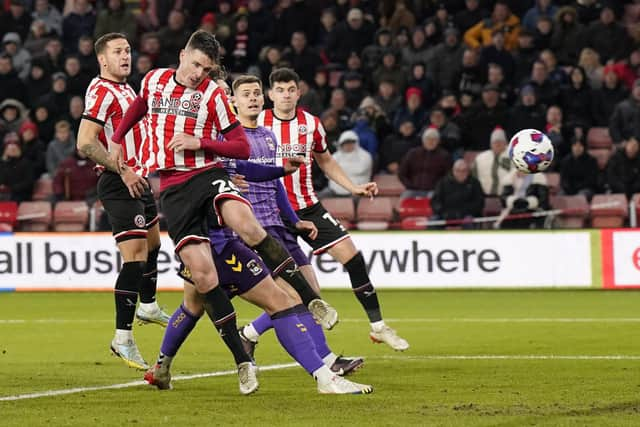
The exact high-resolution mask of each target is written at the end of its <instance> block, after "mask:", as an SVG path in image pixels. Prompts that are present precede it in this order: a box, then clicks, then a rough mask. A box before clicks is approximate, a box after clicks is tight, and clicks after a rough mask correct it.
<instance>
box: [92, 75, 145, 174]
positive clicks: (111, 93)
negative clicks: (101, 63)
mask: <svg viewBox="0 0 640 427" xmlns="http://www.w3.org/2000/svg"><path fill="white" fill-rule="evenodd" d="M135 98H136V92H135V91H134V90H133V89H132V88H131V86H129V85H128V84H127V83H119V82H114V81H111V80H107V79H104V78H102V77H95V78H94V79H93V80H91V83H90V84H89V87H87V93H86V95H85V98H84V103H85V109H84V113H83V114H82V117H83V118H84V119H87V120H91V121H92V122H95V123H97V124H99V125H101V126H102V131H101V132H100V134H99V135H98V139H99V140H100V142H102V144H103V145H104V147H105V148H106V149H107V150H109V149H110V146H109V143H108V142H109V141H110V140H111V137H112V135H113V133H114V132H115V130H116V129H117V128H118V125H119V124H120V121H121V120H122V117H123V116H124V113H125V112H126V111H127V108H129V105H130V104H131V102H132V101H133V100H134V99H135ZM145 123H146V121H144V120H143V121H142V122H140V123H136V125H135V126H134V127H133V128H132V129H131V131H129V132H128V133H127V134H126V135H125V138H124V143H123V144H122V155H123V157H124V161H125V163H126V164H127V166H129V167H131V168H132V169H133V170H134V171H136V173H139V174H141V175H143V176H146V175H147V173H146V171H145V170H143V169H142V168H141V164H140V162H139V161H138V157H139V154H140V151H139V150H140V147H141V146H142V143H143V141H144V140H145V137H146V126H145ZM96 168H97V169H102V170H104V167H103V166H100V165H98V166H97V167H96Z"/></svg>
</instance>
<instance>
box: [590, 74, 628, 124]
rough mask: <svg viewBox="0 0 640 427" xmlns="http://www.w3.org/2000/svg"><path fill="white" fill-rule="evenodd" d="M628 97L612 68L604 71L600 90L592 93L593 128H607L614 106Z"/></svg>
mask: <svg viewBox="0 0 640 427" xmlns="http://www.w3.org/2000/svg"><path fill="white" fill-rule="evenodd" d="M628 95H629V91H628V90H627V89H626V88H625V87H624V85H623V84H622V83H621V82H620V80H619V79H618V74H617V73H616V72H615V71H614V69H613V67H612V66H606V67H605V69H604V81H603V85H602V87H601V88H600V89H598V90H596V91H594V93H593V98H592V100H591V110H592V117H593V124H594V126H609V118H610V117H611V114H613V110H614V109H615V107H616V105H617V104H618V103H620V102H622V101H623V100H624V99H625V98H626V97H627V96H628Z"/></svg>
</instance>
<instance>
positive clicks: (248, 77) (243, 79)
mask: <svg viewBox="0 0 640 427" xmlns="http://www.w3.org/2000/svg"><path fill="white" fill-rule="evenodd" d="M247 83H258V85H260V89H262V80H260V79H259V78H258V77H256V76H254V75H252V74H243V75H242V76H240V77H238V78H237V79H235V80H234V81H233V84H232V85H231V87H232V89H233V92H234V93H235V92H236V89H238V86H240V85H243V84H247Z"/></svg>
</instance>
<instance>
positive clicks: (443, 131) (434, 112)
mask: <svg viewBox="0 0 640 427" xmlns="http://www.w3.org/2000/svg"><path fill="white" fill-rule="evenodd" d="M429 125H430V126H433V127H435V128H436V129H438V132H440V146H441V147H442V148H444V149H445V150H447V151H448V152H449V154H451V156H453V157H454V158H457V157H460V156H461V155H462V140H461V139H462V133H461V132H460V128H459V127H458V125H457V124H455V123H454V122H452V121H450V120H449V119H448V118H447V114H446V113H445V112H444V109H442V108H441V107H434V108H432V109H431V112H430V113H429Z"/></svg>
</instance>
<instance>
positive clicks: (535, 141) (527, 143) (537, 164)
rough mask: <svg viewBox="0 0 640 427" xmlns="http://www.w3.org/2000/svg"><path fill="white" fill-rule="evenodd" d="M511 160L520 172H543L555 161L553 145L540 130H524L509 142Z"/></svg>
mask: <svg viewBox="0 0 640 427" xmlns="http://www.w3.org/2000/svg"><path fill="white" fill-rule="evenodd" d="M509 158H510V159H511V161H512V162H513V164H514V165H516V169H518V170H519V171H520V172H524V173H536V172H543V171H544V170H546V169H547V168H548V167H549V165H551V162H552V161H553V144H552V143H551V140H550V139H549V137H548V136H547V135H545V134H544V133H542V132H540V131H539V130H536V129H524V130H521V131H520V132H518V133H516V134H515V135H513V138H511V141H509Z"/></svg>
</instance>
